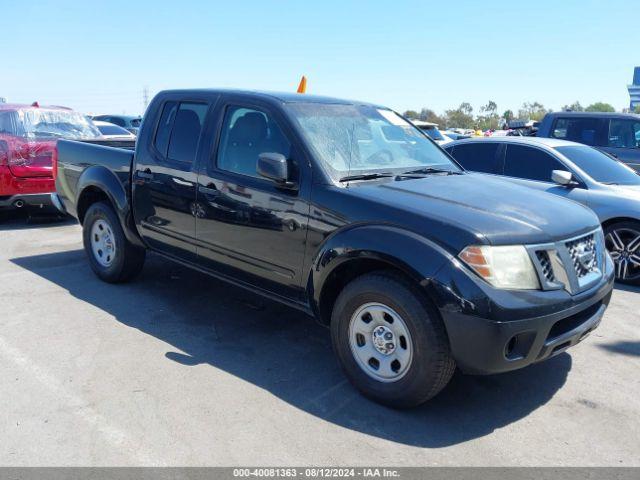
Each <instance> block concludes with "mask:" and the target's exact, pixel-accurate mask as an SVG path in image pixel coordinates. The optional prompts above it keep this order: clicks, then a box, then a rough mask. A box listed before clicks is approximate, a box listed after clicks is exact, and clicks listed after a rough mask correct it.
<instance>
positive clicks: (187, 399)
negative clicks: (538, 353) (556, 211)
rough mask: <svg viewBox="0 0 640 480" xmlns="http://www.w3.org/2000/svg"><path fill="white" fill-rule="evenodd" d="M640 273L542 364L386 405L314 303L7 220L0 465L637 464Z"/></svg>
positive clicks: (0, 308)
mask: <svg viewBox="0 0 640 480" xmlns="http://www.w3.org/2000/svg"><path fill="white" fill-rule="evenodd" d="M639 367H640V289H637V288H636V289H634V288H629V287H620V288H616V290H615V292H614V294H613V298H612V302H611V305H610V307H609V309H608V311H607V313H606V315H605V317H604V319H603V321H602V324H601V326H600V327H599V329H598V330H596V331H595V332H594V333H593V334H592V335H590V336H589V337H588V338H587V339H586V340H584V341H583V342H582V343H581V344H580V345H578V346H576V347H574V348H573V349H571V350H569V352H568V353H563V354H561V355H559V356H557V357H555V358H553V359H551V360H549V361H547V362H544V363H541V364H537V365H534V366H531V367H529V368H526V369H523V370H520V371H516V372H512V373H507V374H501V375H496V376H488V377H474V376H465V375H462V374H459V373H456V375H455V376H454V378H453V381H452V382H451V384H450V385H449V386H448V387H447V388H446V389H445V390H444V391H443V392H442V393H441V394H440V395H439V396H438V397H437V398H435V399H434V400H432V401H430V402H429V403H427V404H425V405H423V406H421V407H419V408H416V409H412V410H406V411H396V410H391V409H388V408H385V407H382V406H380V405H377V404H375V403H373V402H371V401H369V400H367V399H365V398H363V397H362V396H360V395H359V394H358V393H357V392H356V391H355V390H354V389H353V388H352V387H351V386H350V384H349V383H348V382H347V381H346V380H345V378H344V377H343V375H342V373H341V371H340V369H339V367H338V365H337V363H336V360H335V359H334V356H333V354H332V351H331V345H330V339H329V334H328V330H327V329H326V328H324V327H321V326H319V325H318V324H316V323H315V321H314V320H312V319H311V318H308V317H306V316H305V315H303V314H301V313H299V312H297V311H295V310H291V309H288V308H286V307H284V306H281V305H278V304H273V303H269V302H264V301H262V300H261V299H259V298H256V297H253V296H252V295H250V294H248V293H246V292H244V291H243V290H239V289H237V288H235V287H231V286H228V285H226V284H224V283H222V282H219V281H217V280H214V279H211V278H209V277H207V276H205V275H203V274H201V273H198V272H194V271H191V270H188V269H186V268H184V267H182V266H178V265H175V264H172V263H168V262H167V261H165V260H163V259H161V258H158V257H156V256H153V255H150V256H149V257H148V260H147V264H146V266H145V269H144V271H143V273H142V275H141V276H140V277H139V278H138V279H137V280H136V281H134V282H133V283H130V284H126V285H108V284H105V283H102V282H101V281H99V280H98V279H97V278H96V277H95V276H94V275H93V273H92V272H91V270H90V268H89V266H88V263H87V261H86V259H85V256H84V252H83V250H82V245H81V236H80V227H79V226H78V225H76V224H75V223H73V222H69V221H66V222H42V221H33V222H30V223H27V222H26V221H25V219H24V218H21V217H17V218H6V217H5V218H3V219H2V220H0V429H1V432H2V433H1V434H0V465H5V466H6V465H11V466H38V465H40V466H43V465H47V466H69V465H74V466H125V465H174V466H215V465H224V466H233V465H252V466H275V465H280V466H282V465H295V466H306V465H351V466H363V465H375V466H386V465H388V466H409V465H415V466H425V465H439V466H445V465H456V466H460V465H463V466H488V465H491V466H503V465H509V466H522V465H526V466H529V465H531V466H534V465H535V466H561V465H572V466H640V375H639Z"/></svg>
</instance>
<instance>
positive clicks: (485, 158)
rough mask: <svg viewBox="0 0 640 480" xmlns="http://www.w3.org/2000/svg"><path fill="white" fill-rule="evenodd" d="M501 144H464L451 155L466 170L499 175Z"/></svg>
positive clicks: (456, 147) (457, 147) (457, 146)
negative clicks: (499, 150) (499, 149)
mask: <svg viewBox="0 0 640 480" xmlns="http://www.w3.org/2000/svg"><path fill="white" fill-rule="evenodd" d="M499 147H500V144H499V143H496V142H487V143H466V144H465V143H462V144H460V145H456V146H455V147H454V149H453V152H452V153H451V154H452V156H453V158H455V159H456V160H457V161H458V162H459V163H460V164H461V165H462V166H463V167H464V168H465V169H466V170H471V171H473V172H483V173H497V170H498V156H497V153H498V148H499Z"/></svg>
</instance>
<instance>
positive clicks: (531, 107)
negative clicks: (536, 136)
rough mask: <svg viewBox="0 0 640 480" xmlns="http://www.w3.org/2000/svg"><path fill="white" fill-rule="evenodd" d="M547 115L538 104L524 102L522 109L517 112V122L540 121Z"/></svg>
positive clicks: (542, 106)
mask: <svg viewBox="0 0 640 480" xmlns="http://www.w3.org/2000/svg"><path fill="white" fill-rule="evenodd" d="M546 114H547V109H546V108H544V105H542V104H541V103H539V102H533V103H530V102H525V103H523V104H522V108H520V110H518V119H519V120H525V121H526V120H533V121H540V120H542V118H543V117H544V116H545V115H546Z"/></svg>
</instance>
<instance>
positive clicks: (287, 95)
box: [158, 88, 387, 109]
mask: <svg viewBox="0 0 640 480" xmlns="http://www.w3.org/2000/svg"><path fill="white" fill-rule="evenodd" d="M161 94H192V95H193V94H196V95H197V94H201V95H207V94H209V95H210V94H225V95H239V96H247V97H254V98H256V97H257V98H263V99H269V100H276V101H280V102H282V103H323V104H327V105H367V106H371V107H376V108H385V109H386V108H387V107H384V106H381V105H377V104H373V103H369V102H361V101H356V100H345V99H342V98H335V97H325V96H322V95H309V94H307V93H291V92H269V91H262V90H238V89H224V88H198V89H187V90H164V91H162V92H160V93H159V94H158V95H161Z"/></svg>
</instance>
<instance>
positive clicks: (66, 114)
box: [0, 108, 100, 140]
mask: <svg viewBox="0 0 640 480" xmlns="http://www.w3.org/2000/svg"><path fill="white" fill-rule="evenodd" d="M0 116H1V118H0V133H5V134H9V135H13V136H16V137H22V138H26V139H43V138H67V139H72V140H76V139H85V138H96V137H99V136H100V131H99V130H98V129H97V128H96V127H95V126H94V125H93V123H91V122H90V121H89V120H87V119H86V118H85V117H84V116H83V115H81V114H79V113H78V112H73V111H70V110H49V109H46V108H29V109H24V110H16V111H9V112H0Z"/></svg>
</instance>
